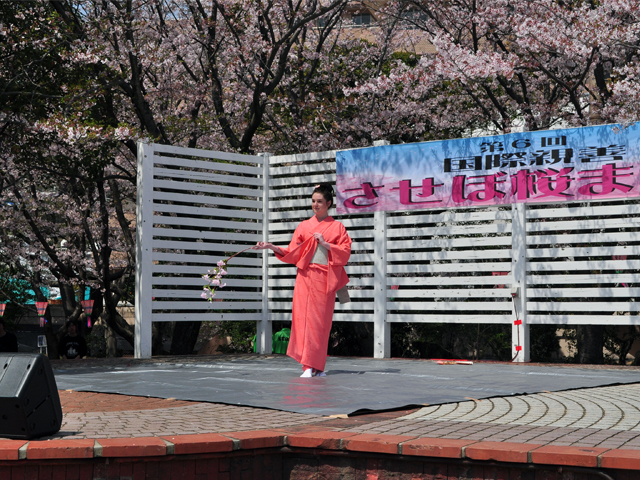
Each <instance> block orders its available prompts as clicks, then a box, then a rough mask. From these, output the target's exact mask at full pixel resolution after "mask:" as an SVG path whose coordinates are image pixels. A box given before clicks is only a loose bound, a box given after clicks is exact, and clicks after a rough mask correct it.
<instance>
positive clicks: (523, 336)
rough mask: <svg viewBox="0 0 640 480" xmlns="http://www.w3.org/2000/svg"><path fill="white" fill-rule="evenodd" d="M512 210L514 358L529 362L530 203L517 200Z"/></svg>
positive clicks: (512, 349)
mask: <svg viewBox="0 0 640 480" xmlns="http://www.w3.org/2000/svg"><path fill="white" fill-rule="evenodd" d="M511 212H512V231H511V252H512V257H511V274H512V276H513V283H512V284H511V296H512V298H513V300H512V318H513V322H512V324H511V356H512V358H514V360H513V361H514V362H528V361H529V360H530V359H531V351H530V348H529V325H528V324H527V205H526V204H524V203H514V204H512V206H511Z"/></svg>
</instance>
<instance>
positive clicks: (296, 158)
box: [269, 150, 336, 175]
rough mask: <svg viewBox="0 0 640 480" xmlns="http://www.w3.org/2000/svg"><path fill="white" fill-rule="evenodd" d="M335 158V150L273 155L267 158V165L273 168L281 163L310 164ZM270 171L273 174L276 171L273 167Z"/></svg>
mask: <svg viewBox="0 0 640 480" xmlns="http://www.w3.org/2000/svg"><path fill="white" fill-rule="evenodd" d="M335 158H336V150H327V151H324V152H310V153H297V154H293V155H278V156H275V155H274V156H273V157H271V158H269V164H270V165H274V166H275V165H278V164H281V163H297V162H312V161H318V160H327V159H335ZM287 168H288V167H287ZM334 170H335V166H334ZM271 171H272V172H274V171H277V169H276V168H275V167H273V168H272V169H271ZM274 175H275V173H274Z"/></svg>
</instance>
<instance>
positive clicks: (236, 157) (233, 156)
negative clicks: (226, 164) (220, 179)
mask: <svg viewBox="0 0 640 480" xmlns="http://www.w3.org/2000/svg"><path fill="white" fill-rule="evenodd" d="M152 148H153V151H154V153H156V154H158V153H168V154H174V155H180V156H181V157H187V156H189V157H200V158H212V159H216V160H227V161H230V162H234V163H235V162H238V163H255V164H257V165H262V163H263V162H264V159H263V158H262V157H259V156H252V155H241V154H238V153H227V152H214V151H210V150H201V149H199V148H186V147H174V146H172V145H161V144H158V143H155V144H153V145H152ZM162 160H163V157H160V158H158V157H156V159H155V162H156V163H162ZM170 161H171V163H170V165H179V166H193V168H208V167H207V166H206V165H205V166H199V164H200V163H202V162H198V161H197V160H185V159H181V158H173V157H171V159H170ZM190 162H194V163H190ZM195 162H197V163H195ZM207 163H208V162H207ZM162 164H163V165H165V164H164V163H162ZM261 172H262V170H261V169H260V170H259V171H257V172H256V175H260V173H261Z"/></svg>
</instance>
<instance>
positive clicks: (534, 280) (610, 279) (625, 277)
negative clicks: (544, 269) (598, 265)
mask: <svg viewBox="0 0 640 480" xmlns="http://www.w3.org/2000/svg"><path fill="white" fill-rule="evenodd" d="M637 281H638V274H637V273H634V274H625V273H621V274H618V273H606V274H602V273H601V274H593V273H588V274H582V275H571V274H569V275H566V274H565V275H529V276H528V277H527V284H528V285H565V284H567V285H573V284H576V283H578V284H606V283H610V284H619V283H634V282H637ZM606 292H607V289H606V288H605V289H604V291H603V292H602V293H603V295H606Z"/></svg>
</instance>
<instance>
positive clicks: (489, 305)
mask: <svg viewBox="0 0 640 480" xmlns="http://www.w3.org/2000/svg"><path fill="white" fill-rule="evenodd" d="M387 308H388V309H389V310H428V311H429V315H431V314H433V312H439V311H444V312H447V311H453V312H456V311H474V312H476V311H477V312H482V311H498V310H503V311H508V312H509V314H510V313H511V302H500V301H492V302H467V301H464V300H463V301H460V302H444V301H442V302H391V301H388V302H387Z"/></svg>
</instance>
